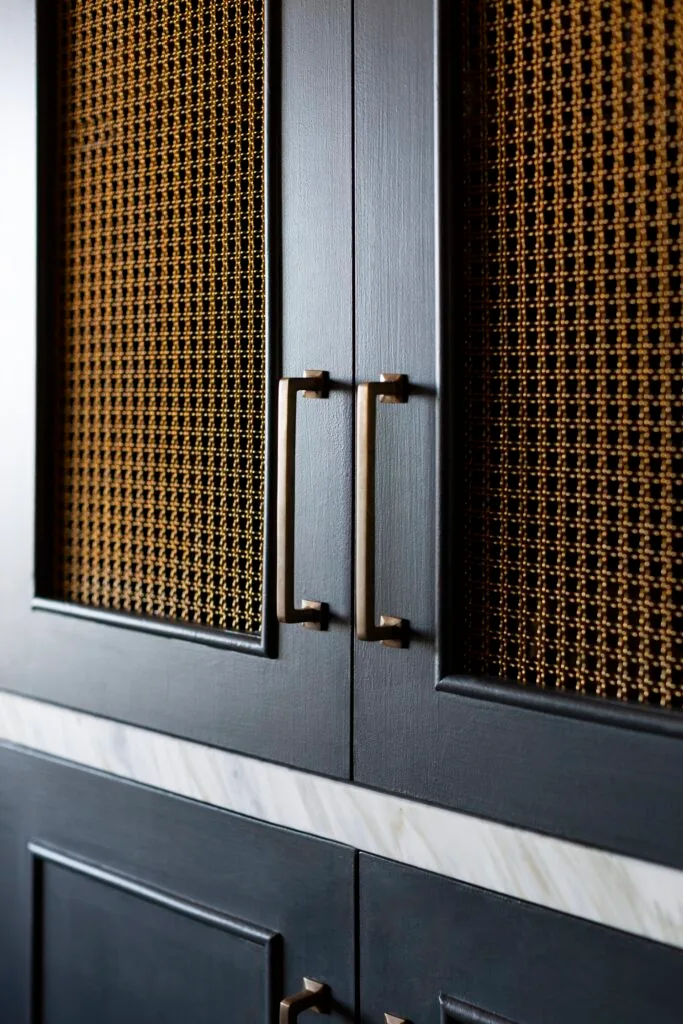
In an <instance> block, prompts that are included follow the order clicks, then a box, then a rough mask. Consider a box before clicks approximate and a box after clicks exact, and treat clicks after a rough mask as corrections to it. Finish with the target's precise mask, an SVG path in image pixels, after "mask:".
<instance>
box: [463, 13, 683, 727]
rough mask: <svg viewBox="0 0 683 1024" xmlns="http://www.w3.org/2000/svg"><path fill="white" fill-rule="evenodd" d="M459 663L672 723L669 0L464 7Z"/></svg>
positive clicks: (672, 65)
mask: <svg viewBox="0 0 683 1024" xmlns="http://www.w3.org/2000/svg"><path fill="white" fill-rule="evenodd" d="M463 11H464V15H463V17H464V24H463V34H462V39H463V40H464V43H463V47H464V60H465V83H464V86H465V97H466V108H467V114H466V128H465V137H466V145H465V152H466V156H465V177H466V196H467V202H466V232H465V235H466V263H467V266H468V270H467V273H466V279H467V289H466V291H467V299H466V303H465V305H466V318H467V333H466V346H467V372H466V379H467V381H468V400H467V420H468V427H467V431H468V435H469V436H468V444H467V450H468V452H469V455H468V457H467V466H466V472H465V489H464V498H465V500H464V505H465V507H466V509H467V516H466V518H467V538H466V544H465V549H466V558H465V589H466V593H467V594H468V598H467V614H466V621H465V627H464V629H463V631H462V632H463V634H464V637H465V640H464V644H465V650H464V652H463V653H464V659H463V660H464V665H463V668H465V669H466V670H467V671H469V672H471V673H473V674H476V675H493V676H496V677H502V678H505V679H509V680H515V681H517V682H519V683H521V684H527V685H532V686H541V687H544V686H545V687H557V688H562V689H567V690H573V691H578V692H580V693H591V694H599V695H602V696H605V697H611V698H617V699H619V700H624V701H639V702H645V703H650V704H658V705H662V706H666V707H675V708H680V707H681V704H682V703H683V682H682V677H681V664H682V660H683V659H682V657H681V654H682V652H681V630H680V626H681V617H680V616H681V609H680V595H681V537H682V531H681V515H682V504H681V502H682V490H681V489H682V482H681V450H680V438H681V434H680V431H681V353H682V346H681V340H682V339H681V191H682V187H683V183H682V181H681V170H682V165H683V124H682V122H683V105H682V104H683V4H681V3H680V0H638V2H635V0H634V2H619V0H613V2H605V0H467V2H466V3H465V4H464V5H463Z"/></svg>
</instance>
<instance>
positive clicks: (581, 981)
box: [359, 854, 682, 1024]
mask: <svg viewBox="0 0 683 1024" xmlns="http://www.w3.org/2000/svg"><path fill="white" fill-rule="evenodd" d="M359 879H360V882H359V884H360V920H361V930H360V936H361V938H360V970H361V1013H360V1019H361V1020H362V1021H363V1024H375V1022H384V1016H383V1015H384V1014H385V1013H388V1014H390V1015H393V1016H394V1017H396V1018H398V1019H399V1020H401V1019H402V1020H405V1021H407V1022H411V1024H437V1022H440V1024H544V1022H546V1021H557V1024H575V1022H576V1021H584V1022H585V1024H603V1022H604V1021H613V1020H618V1021H629V1022H633V1024H637V1022H638V1021H641V1020H657V1021H662V1022H664V1021H670V1022H671V1024H673V1022H674V1021H676V1020H678V1018H679V1016H680V1000H681V978H680V969H681V959H682V958H681V952H680V950H675V949H672V948H670V947H667V946H662V945H659V943H656V942H649V941H646V940H642V939H636V938H633V937H631V936H628V935H625V934H623V933H620V932H614V931H610V930H609V929H607V928H602V927H600V926H598V925H593V924H588V923H587V922H585V921H579V920H578V919H576V918H570V917H567V916H566V915H564V914H558V913H553V912H550V911H547V910H543V909H541V908H540V907H534V906H531V905H528V904H523V903H519V902H518V901H516V900H511V899H507V898H504V897H501V896H497V895H495V894H494V893H489V892H486V891H484V890H482V889H475V888H473V887H472V886H468V885H463V884H462V883H460V882H453V881H451V880H450V879H445V878H440V877H439V876H437V875H431V874H428V873H427V872H424V871H417V870H415V869H414V868H406V867H403V866H401V865H396V864H390V863H389V862H387V861H382V860H380V859H379V858H376V857H367V856H365V855H363V854H362V855H361V857H360V870H359ZM407 922H410V924H407Z"/></svg>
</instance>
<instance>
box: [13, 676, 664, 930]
mask: <svg viewBox="0 0 683 1024" xmlns="http://www.w3.org/2000/svg"><path fill="white" fill-rule="evenodd" d="M0 741H6V742H10V743H16V744H19V745H21V746H25V747H31V748H33V749H35V750H39V751H42V752H44V753H47V754H52V755H54V756H56V757H60V758H65V759H67V760H70V761H74V762H76V763H78V764H80V765H86V766H87V767H89V768H95V769H99V770H101V771H104V772H109V773H111V774H113V775H117V776H121V777H122V778H125V779H131V780H134V781H136V782H140V783H144V784H146V785H150V786H156V787H158V788H159V789H163V790H167V791H169V792H172V793H178V794H180V795H182V796H186V797H190V798H192V799H194V800H200V801H202V802H204V803H207V804H212V805H213V806H215V807H222V808H225V809H227V810H230V811H236V812H238V813H239V814H245V815H249V816H250V817H253V818H259V819H261V820H262V821H267V822H272V823H273V824H277V825H284V826H286V827H288V828H292V829H297V830H299V831H301V832H307V833H309V834H311V835H315V836H321V837H323V838H325V839H333V840H335V841H337V842H340V843H346V844H347V845H349V846H353V847H355V848H356V849H358V850H363V851H365V852H366V853H373V854H377V855H379V856H381V857H387V858H389V859H391V860H394V861H400V862H401V863H403V864H409V865H412V866H413V867H417V868H424V869H426V870H428V871H435V872H437V873H438V874H440V875H446V876H448V877H449V878H456V879H458V880H460V881H463V882H469V883H471V884H472V885H477V886H481V887H483V888H485V889H491V890H493V891H495V892H498V893H502V894H503V895H505V896H512V897H516V898H517V899H520V900H526V901H528V902H530V903H536V904H539V905H540V906H543V907H549V908H551V909H553V910H559V911H563V912H564V913H567V914H573V915H575V916H576V917H581V918H585V919H586V920H588V921H595V922H598V923H600V924H603V925H607V926H609V927H612V928H619V929H621V930H622V931H625V932H630V933H632V934H634V935H640V936H644V937H646V938H649V939H655V940H658V941H660V942H665V943H668V944H670V945H672V946H677V947H679V948H681V949H683V872H682V871H676V870H673V869H672V868H668V867H663V866H661V865H658V864H650V863H646V862H645V861H639V860H635V859H634V858H632V857H623V856H619V855H617V854H614V853H607V852H605V851H604V850H598V849H593V848H590V847H585V846H580V845H578V844H577V843H570V842H566V841H564V840H560V839H553V838H550V837H548V836H543V835H538V834H537V833H535V832H529V831H526V830H524V829H519V828H511V827H509V826H507V825H500V824H496V823H494V822H490V821H485V820H482V819H479V818H475V817H472V816H469V815H465V814H460V813H457V812H455V811H449V810H444V809H441V808H438V807H431V806H428V805H426V804H420V803H417V802H415V801H412V800H407V799H404V798H402V797H396V796H389V795H386V794H383V793H377V792H374V791H373V790H369V789H364V788H362V787H360V786H356V785H352V784H350V783H345V782H337V781H334V780H332V779H326V778H323V777H321V776H317V775H309V774H307V773H306V772H302V771H297V770H295V769H292V768H285V767H283V766H281V765H274V764H270V763H268V762H264V761H258V760H256V759H255V758H251V757H245V756H243V755H241V754H232V753H228V752H226V751H222V750H215V749H213V748H210V747H203V746H200V745H199V744H197V743H191V742H189V741H187V740H181V739H176V738H174V737H171V736H165V735H162V734H159V733H154V732H148V731H146V730H144V729H139V728H136V727H134V726H130V725H123V724H121V723H118V722H112V721H109V720H107V719H103V718H97V717H96V716H93V715H87V714H83V713H81V712H76V711H70V710H67V709H65V708H59V707H55V706H53V705H50V704H43V703H41V702H38V701H33V700H27V699H26V698H23V697H18V696H15V695H12V694H8V693H2V692H0Z"/></svg>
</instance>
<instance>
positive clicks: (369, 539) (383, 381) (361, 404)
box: [356, 373, 410, 647]
mask: <svg viewBox="0 0 683 1024" xmlns="http://www.w3.org/2000/svg"><path fill="white" fill-rule="evenodd" d="M378 398H379V400H380V402H384V403H387V404H391V405H403V404H405V402H407V401H408V378H407V376H406V375H405V374H404V373H383V374H382V376H381V378H380V380H379V381H367V382H365V383H364V384H359V385H358V397H357V402H356V423H357V431H358V433H357V448H356V633H357V636H358V639H359V640H378V641H379V642H380V643H381V644H384V645H385V646H386V647H407V646H408V636H409V626H410V624H409V622H408V620H407V619H399V618H396V617H395V616H394V615H380V618H379V625H377V623H376V622H375V447H376V436H375V435H376V426H377V399H378Z"/></svg>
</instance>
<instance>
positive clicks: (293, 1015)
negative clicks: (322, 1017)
mask: <svg viewBox="0 0 683 1024" xmlns="http://www.w3.org/2000/svg"><path fill="white" fill-rule="evenodd" d="M331 1009H332V992H331V990H330V986H329V985H325V984H323V982H322V981H314V980H313V979H312V978H304V987H303V989H302V991H301V992H297V994H296V995H294V996H287V997H286V998H285V999H283V1000H282V1002H281V1003H280V1024H293V1022H294V1021H295V1020H298V1019H299V1017H300V1015H301V1014H302V1013H305V1012H306V1010H311V1011H312V1012H313V1013H329V1012H330V1010H331Z"/></svg>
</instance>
